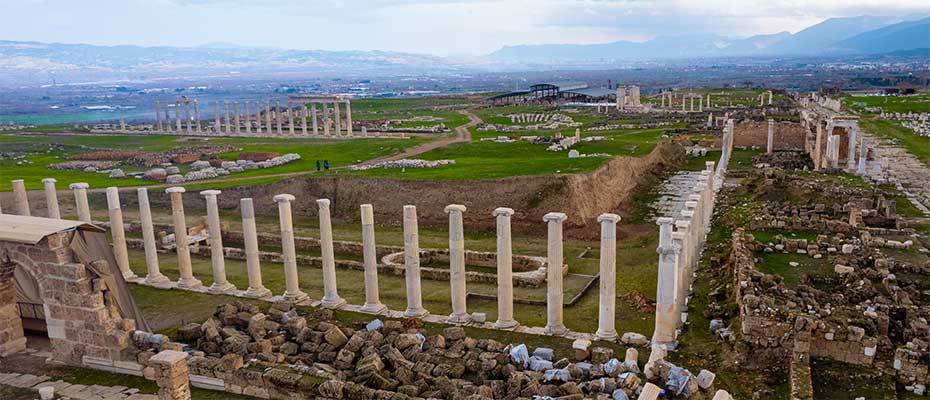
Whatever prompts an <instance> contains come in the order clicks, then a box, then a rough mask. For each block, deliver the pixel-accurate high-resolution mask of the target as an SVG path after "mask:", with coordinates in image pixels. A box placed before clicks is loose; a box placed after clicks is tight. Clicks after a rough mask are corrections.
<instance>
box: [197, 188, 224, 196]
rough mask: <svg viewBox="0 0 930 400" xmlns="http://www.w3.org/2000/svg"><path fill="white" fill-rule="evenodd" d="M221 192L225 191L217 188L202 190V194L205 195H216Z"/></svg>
mask: <svg viewBox="0 0 930 400" xmlns="http://www.w3.org/2000/svg"><path fill="white" fill-rule="evenodd" d="M220 193H223V192H221V191H219V190H216V189H208V190H204V191H201V192H200V195H201V196H203V197H216V196H217V195H219V194H220Z"/></svg>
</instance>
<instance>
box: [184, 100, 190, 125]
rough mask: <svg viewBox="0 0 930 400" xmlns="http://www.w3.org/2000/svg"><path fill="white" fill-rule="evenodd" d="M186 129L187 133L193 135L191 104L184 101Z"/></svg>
mask: <svg viewBox="0 0 930 400" xmlns="http://www.w3.org/2000/svg"><path fill="white" fill-rule="evenodd" d="M184 128H185V131H186V132H187V133H191V131H192V129H191V102H190V101H189V100H186V99H185V100H184Z"/></svg>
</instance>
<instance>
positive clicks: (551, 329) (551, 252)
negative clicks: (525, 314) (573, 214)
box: [543, 212, 568, 335]
mask: <svg viewBox="0 0 930 400" xmlns="http://www.w3.org/2000/svg"><path fill="white" fill-rule="evenodd" d="M567 218H568V216H566V215H565V214H564V213H559V212H551V213H548V214H546V215H545V216H543V221H545V222H546V223H547V229H548V249H547V251H546V255H547V259H546V267H547V272H546V281H547V287H546V317H547V318H546V320H547V322H546V333H547V334H550V335H561V334H564V333H565V332H567V331H568V329H567V328H566V327H565V323H564V322H562V296H563V294H562V265H563V264H564V261H563V259H562V222H564V221H565V220H566V219H567Z"/></svg>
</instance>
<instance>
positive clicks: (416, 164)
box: [349, 158, 455, 171]
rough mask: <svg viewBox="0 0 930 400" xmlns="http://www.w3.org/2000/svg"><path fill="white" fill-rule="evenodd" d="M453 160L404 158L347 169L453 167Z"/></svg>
mask: <svg viewBox="0 0 930 400" xmlns="http://www.w3.org/2000/svg"><path fill="white" fill-rule="evenodd" d="M453 164H455V160H421V159H418V158H404V159H401V160H394V161H382V162H379V163H374V164H368V165H353V166H351V167H349V169H351V170H353V171H365V170H369V169H375V168H385V169H390V168H394V169H398V168H399V169H404V168H437V167H441V166H444V165H453Z"/></svg>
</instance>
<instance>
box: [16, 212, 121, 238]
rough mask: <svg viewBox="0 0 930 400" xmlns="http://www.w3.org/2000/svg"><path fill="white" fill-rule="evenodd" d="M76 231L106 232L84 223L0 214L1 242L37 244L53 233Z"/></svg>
mask: <svg viewBox="0 0 930 400" xmlns="http://www.w3.org/2000/svg"><path fill="white" fill-rule="evenodd" d="M75 229H89V230H95V231H100V232H103V231H104V230H103V229H101V228H100V227H97V226H95V225H93V224H89V223H87V222H84V221H71V220H66V219H52V218H42V217H26V216H22V215H10V214H0V241H6V242H16V243H28V244H37V243H39V242H40V241H42V239H43V238H45V237H46V236H48V235H51V234H53V233H58V232H62V231H71V230H75Z"/></svg>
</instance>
